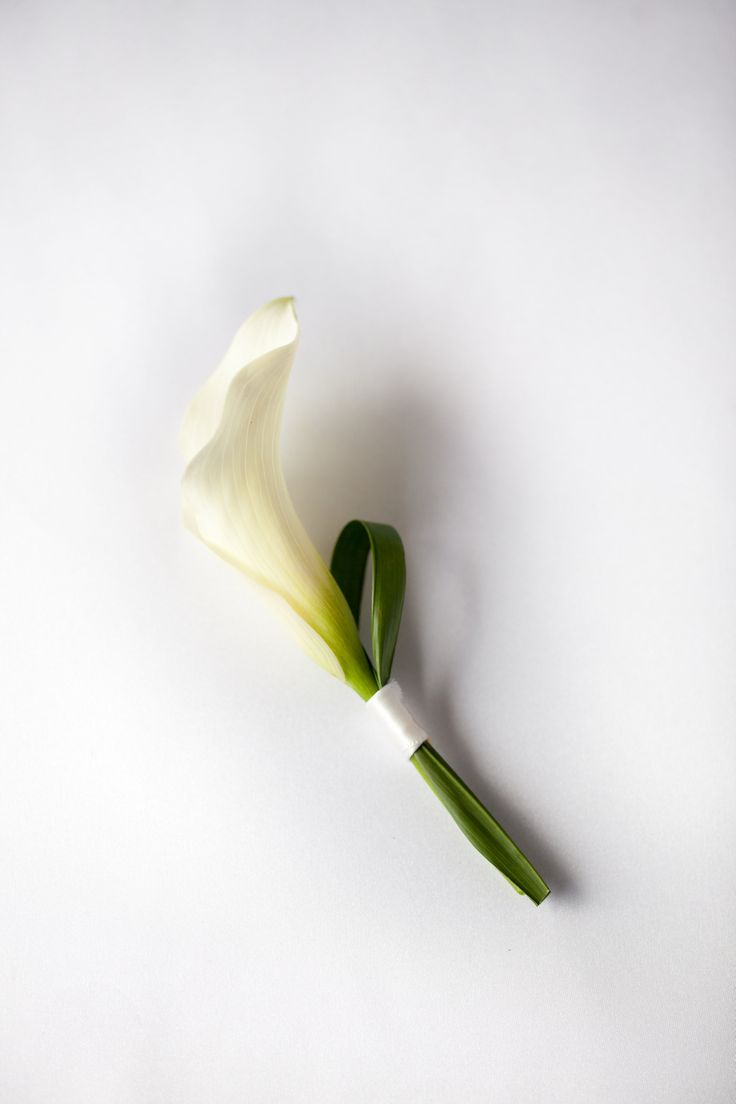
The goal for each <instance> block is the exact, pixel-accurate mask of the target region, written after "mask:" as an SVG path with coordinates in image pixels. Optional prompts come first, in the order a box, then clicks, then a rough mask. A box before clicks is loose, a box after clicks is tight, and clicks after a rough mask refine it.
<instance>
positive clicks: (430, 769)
mask: <svg viewBox="0 0 736 1104" xmlns="http://www.w3.org/2000/svg"><path fill="white" fill-rule="evenodd" d="M411 762H412V763H413V764H414V766H415V767H416V769H417V770H418V771H419V773H420V774H421V776H422V778H423V779H424V781H425V782H426V783H427V785H428V786H429V787H430V789H431V790H432V791H433V792H434V793H435V794H436V795H437V797H438V798H439V799H440V801H441V802H442V804H443V805H444V806H445V808H446V809H447V811H448V812H449V814H450V816H451V817H452V818H453V820H454V821H455V823H456V824H457V826H458V827H459V829H460V831H461V832H463V833H464V834H465V835H466V836H467V838H468V839H469V840H470V842H471V843H472V844H473V846H474V847H475V848H477V850H478V851H480V853H481V855H483V856H484V857H485V858H486V859H488V861H489V862H490V863H493V865H494V866H495V867H496V869H497V870H499V871H500V872H501V873H502V874H503V876H504V877H505V878H506V880H507V881H509V882H510V883H511V885H512V886H513V887H514V889H515V890H516V892H517V893H522V894H526V896H527V897H530V898H531V900H532V901H533V902H534V904H535V905H540V904H541V903H542V901H543V900H544V899H545V897H547V896H548V894H549V886H548V885H547V883H546V882H545V881H544V879H543V878H542V877H540V875H539V874H538V873H537V871H536V870H535V869H534V867H533V866H532V864H531V863H530V862H529V860H528V859H527V857H526V855H524V853H523V852H522V851H521V850H520V849H519V848H518V847H517V846H516V844H515V843H514V841H513V840H512V839H511V837H510V836H509V835H508V834H507V833H506V832H505V831H504V830H503V828H502V827H501V825H500V824H499V823H498V821H497V820H496V819H495V818H494V817H492V816H491V814H490V813H489V812H488V810H487V809H486V808H485V806H484V805H482V804H481V802H480V801H479V800H478V798H477V797H476V796H475V794H474V793H473V792H472V791H471V790H470V789H469V788H468V787H467V786H466V785H465V783H464V782H463V780H462V779H461V778H459V777H458V776H457V775H456V774H455V772H454V770H453V769H452V767H451V766H450V765H449V764H448V763H446V762H445V760H444V759H443V758H442V756H441V755H439V754H438V752H436V751H435V749H434V748H433V747H432V745H431V744H430V743H429V741H425V743H423V744H422V745H421V747H419V748H418V749H417V750H416V751H415V752H414V754H413V755H412V757H411Z"/></svg>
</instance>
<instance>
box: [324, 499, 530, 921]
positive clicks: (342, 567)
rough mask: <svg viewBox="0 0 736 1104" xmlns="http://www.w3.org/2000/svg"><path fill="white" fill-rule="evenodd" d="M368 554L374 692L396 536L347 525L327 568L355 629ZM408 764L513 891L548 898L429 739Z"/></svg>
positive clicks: (391, 613) (397, 608)
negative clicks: (352, 618) (370, 580)
mask: <svg viewBox="0 0 736 1104" xmlns="http://www.w3.org/2000/svg"><path fill="white" fill-rule="evenodd" d="M369 554H370V555H371V558H372V575H371V579H372V586H371V646H372V651H373V664H372V669H373V671H374V674H375V678H376V683H377V686H378V687H379V688H380V687H382V686H385V685H386V683H387V682H388V681H389V679H390V677H391V665H392V663H393V658H394V651H395V649H396V640H397V637H398V634H399V625H400V623H401V613H402V609H403V606H404V591H405V589H406V562H405V558H404V546H403V544H402V542H401V537H400V536H399V534H398V533H397V532H396V530H395V529H394V528H393V526H391V525H382V524H380V523H379V522H373V521H358V520H355V521H351V522H348V524H347V525H346V526H345V528H344V529H343V530H342V532H341V533H340V536H339V537H338V539H337V543H336V545H335V549H334V552H333V553H332V562H331V565H330V570H331V571H332V574H333V576H334V578H335V580H336V581H337V584H338V586H339V587H340V589H341V591H342V592H343V594H344V595H345V598H346V600H347V603H348V605H349V607H350V610H351V612H352V614H353V617H354V618H355V624H356V625H358V624H359V621H360V604H361V599H362V595H363V586H364V583H365V573H366V567H367V563H368V556H369ZM369 662H370V660H369ZM411 761H412V763H413V764H414V766H415V767H416V769H417V770H418V772H419V774H420V775H421V776H422V778H423V779H424V780H425V782H426V783H427V785H428V786H429V787H430V789H431V790H432V792H433V793H434V794H436V796H437V797H438V798H439V799H440V801H441V802H442V804H443V805H444V806H445V808H446V809H447V810H448V812H449V813H450V815H451V817H452V818H453V820H454V821H455V823H456V824H457V825H458V827H459V828H460V830H461V832H463V833H464V834H465V836H467V838H468V839H469V840H470V842H471V843H472V844H473V846H474V847H475V848H477V850H478V851H480V853H481V855H483V856H484V857H485V858H486V859H488V861H489V862H490V863H493V865H494V866H495V867H496V868H497V869H498V870H500V872H501V873H502V874H503V875H504V877H505V878H506V879H507V881H509V882H510V883H511V885H512V886H513V887H514V889H515V890H516V891H517V893H521V894H526V896H527V897H530V898H531V900H532V901H534V903H535V904H536V905H539V904H541V902H542V901H543V900H544V899H545V897H547V895H548V894H549V887H548V886H547V884H546V882H545V881H544V880H543V879H542V878H541V877H540V875H539V874H538V873H537V871H536V870H535V869H534V867H533V866H532V864H531V863H530V862H529V860H528V859H527V858H526V856H525V855H524V854H523V852H522V851H520V850H519V848H518V847H517V846H516V844H515V843H514V842H513V840H512V839H511V838H510V837H509V836H508V834H507V833H506V832H505V831H504V830H503V828H502V827H501V825H500V824H499V823H498V821H497V820H495V819H494V817H492V816H491V814H490V813H489V812H488V810H487V809H486V808H485V806H484V805H482V804H481V802H480V801H479V800H478V798H477V797H476V796H475V794H474V793H472V791H471V790H470V789H468V787H467V786H466V785H465V783H464V782H463V781H462V779H461V778H459V777H458V776H457V775H456V774H455V772H454V771H453V769H452V768H451V767H450V766H449V764H448V763H446V762H445V760H444V759H443V758H442V756H441V755H439V754H438V753H437V752H436V751H435V750H434V748H433V747H432V745H431V744H430V743H429V741H425V743H423V744H422V745H421V747H419V748H418V749H417V751H415V752H414V754H413V756H412V758H411Z"/></svg>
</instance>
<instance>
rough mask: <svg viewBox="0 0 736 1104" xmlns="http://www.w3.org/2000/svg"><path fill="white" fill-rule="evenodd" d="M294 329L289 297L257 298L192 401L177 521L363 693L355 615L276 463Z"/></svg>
mask: <svg viewBox="0 0 736 1104" xmlns="http://www.w3.org/2000/svg"><path fill="white" fill-rule="evenodd" d="M298 337H299V324H298V322H297V318H296V314H295V313H294V307H293V302H292V300H291V299H275V300H273V301H272V302H271V303H268V304H266V306H265V307H262V308H261V309H260V310H259V311H256V313H255V314H254V315H252V316H251V317H250V318H249V319H248V321H247V322H246V323H245V324H244V325H243V326H242V327H241V329H240V330H239V331H238V333H237V335H236V337H235V339H234V340H233V342H232V344H231V346H230V348H229V349H228V352H227V353H226V355H225V358H224V360H223V361H222V363H221V364H220V366H219V367H218V368H217V370H216V371H215V372H214V374H213V375H212V377H211V378H210V379H209V381H208V382H207V383H206V384H205V386H204V387H203V388H202V390H201V391H200V392H199V394H198V395H197V396H196V397H195V399H194V400H193V402H192V403H191V405H190V407H189V409H188V411H187V413H186V416H185V419H184V424H183V426H182V431H181V438H180V439H181V444H182V448H183V451H184V455H185V458H186V459H187V462H188V463H187V468H186V471H185V473H184V477H183V480H182V504H183V515H184V522H185V524H186V525H187V526H188V528H190V529H191V530H192V532H194V533H195V534H196V535H197V536H198V537H200V539H201V540H203V541H204V543H205V544H207V545H208V546H209V547H210V548H211V549H213V551H215V552H217V554H218V555H219V556H221V557H222V558H223V559H224V560H227V561H228V562H229V563H231V564H233V565H234V566H235V567H237V568H238V569H239V570H240V571H242V572H243V573H244V574H246V575H248V576H250V578H252V579H254V580H255V581H256V582H257V583H260V584H261V585H262V586H263V587H264V588H266V590H267V592H268V593H269V594H270V595H272V596H273V597H274V598H275V600H276V602H277V604H278V606H279V608H280V609H281V611H282V612H283V613H285V614H287V616H288V619H289V622H290V626H291V628H292V631H293V632H295V633H296V635H297V638H298V640H299V642H300V644H301V645H302V647H303V648H304V649H305V650H306V651H307V653H308V654H309V655H310V656H311V657H312V658H313V659H314V660H315V661H316V662H317V663H319V664H320V665H321V666H322V667H324V668H326V670H328V671H329V672H330V673H331V674H333V675H336V676H337V677H339V678H342V679H344V680H345V681H346V682H347V683H348V684H349V685H350V686H352V687H353V689H354V690H356V691H357V692H358V693H359V694H360V695H361V696H362V697H363V698H366V699H367V698H369V697H371V695H372V694H373V693H375V691H376V681H375V676H374V675H373V671H372V669H371V667H370V664H369V662H368V659H367V657H366V655H365V652H364V650H363V647H362V645H361V643H360V639H359V636H358V630H357V627H356V624H355V621H354V619H353V616H352V614H351V612H350V609H349V607H348V604H347V602H346V600H345V598H344V596H343V594H342V592H341V590H340V588H339V587H338V585H337V583H336V582H335V580H334V579H333V577H332V575H331V574H330V572H329V570H328V568H327V565H326V564H325V562H324V560H323V559H322V557H321V556H320V554H319V552H318V551H317V549H316V548H315V546H314V545H313V543H312V541H311V540H310V539H309V536H308V535H307V533H306V530H305V529H304V527H303V525H302V523H301V522H300V520H299V518H298V516H297V514H296V511H295V509H294V507H293V505H292V502H291V498H290V496H289V493H288V490H287V488H286V483H285V481H284V476H283V472H282V469H281V460H280V452H279V439H280V431H281V420H282V412H283V405H284V398H285V395H286V387H287V384H288V380H289V374H290V371H291V366H292V363H293V360H294V354H295V352H296V345H297V341H298Z"/></svg>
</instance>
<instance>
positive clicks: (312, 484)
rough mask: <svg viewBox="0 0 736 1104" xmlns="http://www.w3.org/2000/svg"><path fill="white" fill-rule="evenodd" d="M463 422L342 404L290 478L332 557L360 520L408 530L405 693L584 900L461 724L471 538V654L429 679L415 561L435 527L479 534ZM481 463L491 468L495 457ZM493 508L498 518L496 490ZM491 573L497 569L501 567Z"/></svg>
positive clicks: (563, 886) (293, 436)
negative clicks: (466, 483) (467, 482)
mask: <svg viewBox="0 0 736 1104" xmlns="http://www.w3.org/2000/svg"><path fill="white" fill-rule="evenodd" d="M461 424H462V417H461V415H460V414H459V415H458V418H457V419H455V418H452V417H448V416H447V411H446V410H442V411H440V410H438V409H436V408H435V407H433V406H432V404H431V402H430V401H429V399H428V397H427V396H426V395H422V396H418V395H416V394H408V393H406V394H403V395H396V394H393V395H392V396H391V398H390V399H387V400H386V401H385V402H382V403H376V404H373V405H371V404H367V405H365V404H364V405H354V406H352V407H348V408H345V407H344V406H342V405H341V409H340V418H339V421H338V420H337V419H335V417H334V415H331V414H330V412H329V411H325V413H324V415H319V416H316V417H314V418H313V419H311V420H308V419H304V420H302V419H300V420H299V424H298V425H292V428H291V430H290V437H289V444H290V446H291V447H290V448H289V451H288V452H287V455H286V457H285V466H286V474H287V480H288V483H289V488H290V491H291V494H292V497H293V499H294V503H295V506H296V508H297V512H298V513H299V515H300V516H301V517H302V518H304V520H305V522H306V524H307V527H308V529H309V532H310V535H311V536H312V537H313V539H314V540H315V543H316V544H317V546H318V547H319V549H320V551H321V552H322V554H323V555H324V556H325V558H326V559H328V560H329V555H330V552H331V550H332V546H333V544H334V542H335V539H336V537H337V535H338V533H339V531H340V529H341V528H342V526H343V525H344V524H345V523H346V522H347V521H349V520H350V519H351V518H353V517H364V518H367V519H370V520H375V521H384V522H388V523H390V524H392V525H395V526H396V528H397V529H398V531H399V532H400V533H401V536H402V539H403V541H404V544H405V546H406V550H407V559H408V566H409V573H408V585H407V595H406V604H405V607H404V615H403V619H402V625H401V634H400V637H399V645H398V650H397V664H396V674H397V677H399V679H400V681H401V683H402V685H403V687H404V689H405V691H406V695H407V698H408V699H409V701H410V702H411V704H412V708H414V706H415V705H416V707H417V708H416V710H415V711H416V713H417V717H418V719H419V720H421V721H422V722H427V727H428V728H429V730H430V731H431V732H432V733H435V732H436V733H437V737H438V739H437V744H438V750H439V751H440V752H441V754H442V755H443V756H444V757H445V758H446V759H447V760H448V762H449V763H450V764H451V766H452V767H453V768H454V769H455V770H456V771H457V773H458V774H459V775H460V776H461V777H462V778H463V779H464V780H465V781H466V782H467V784H468V785H469V786H470V788H471V789H472V790H473V791H474V792H475V793H476V794H477V795H478V797H479V798H480V800H481V801H483V803H484V804H486V805H487V807H488V808H489V810H490V811H491V812H492V814H493V816H494V817H496V819H497V820H498V821H499V822H500V823H501V824H502V825H503V826H504V828H505V829H506V831H508V833H509V834H510V835H511V837H512V838H513V839H514V840H515V841H516V842H517V843H518V845H519V846H520V847H521V848H522V850H523V851H524V852H525V854H526V855H527V856H528V857H529V859H530V860H531V861H532V862H533V863H534V865H535V866H536V867H537V868H538V869H539V871H540V873H541V874H542V876H543V877H544V879H545V881H547V883H548V884H549V886H550V889H551V892H552V894H553V895H554V897H555V898H556V899H559V898H560V897H565V898H567V899H570V898H573V897H574V898H579V896H580V890H579V887H577V886H576V885H575V883H574V881H573V879H572V878H571V876H570V874H569V872H568V871H567V869H566V868H565V865H564V863H563V862H562V860H561V859H560V857H559V855H558V854H557V853H556V851H555V849H554V847H553V846H552V845H551V844H550V842H549V840H548V839H547V838H546V837H545V836H544V835H542V833H541V830H540V828H539V827H538V825H537V824H536V823H535V822H534V821H533V818H532V817H531V816H530V815H529V814H526V813H525V812H524V810H523V804H524V798H523V795H520V794H515V795H513V797H511V796H509V795H507V794H506V793H504V792H503V791H502V790H501V788H500V787H498V786H494V785H493V784H492V783H490V782H489V781H488V779H487V778H486V777H485V776H484V773H483V771H482V770H481V768H479V766H478V763H477V760H476V757H475V756H474V755H473V752H472V735H471V734H469V733H468V732H467V727H465V730H464V731H463V730H462V728H461V725H460V724H459V723H458V719H457V711H456V708H455V704H454V703H455V701H456V700H457V695H456V692H455V688H456V686H457V672H458V668H459V666H460V664H462V662H463V656H464V654H467V653H468V650H472V648H473V644H474V637H475V636H476V633H477V627H478V624H479V622H478V611H477V605H476V598H475V596H476V595H477V594H478V593H479V588H478V580H477V579H476V578H475V577H474V570H475V569H474V567H473V565H472V563H471V562H469V559H468V557H467V555H466V554H465V553H464V550H463V545H462V541H458V543H457V546H456V547H455V548H453V550H452V556H453V574H454V575H455V576H456V584H457V587H458V588H459V601H458V603H457V608H456V609H455V610H454V611H453V615H454V616H461V617H462V619H463V620H462V624H461V626H460V630H461V635H462V640H463V649H462V652H459V651H458V650H457V649H450V650H449V654H448V656H447V658H446V665H445V668H444V671H443V674H442V677H441V678H438V677H437V676H436V674H435V673H433V674H432V677H431V678H430V677H428V676H427V673H426V670H425V663H424V656H423V649H422V642H421V639H420V636H419V624H420V618H419V616H418V611H419V610H420V609H424V608H425V604H431V601H432V595H428V594H421V593H419V592H418V586H417V584H416V580H414V581H413V579H412V572H411V564H412V561H416V560H417V559H418V558H419V557H421V556H422V555H431V554H433V544H434V542H433V532H434V527H435V525H438V524H442V527H443V531H444V529H445V526H446V525H447V524H448V522H449V523H450V526H451V527H453V526H454V527H455V529H454V531H456V532H469V531H472V524H471V523H472V519H469V518H465V519H462V517H460V516H458V513H457V510H458V505H457V501H458V497H459V496H458V495H457V480H458V479H460V478H462V471H463V470H473V469H472V467H470V468H467V467H466V465H472V464H473V463H474V460H473V457H472V455H470V454H469V453H468V448H467V443H466V442H465V441H464V440H458V439H457V434H456V433H454V432H453V428H452V427H453V425H455V426H457V425H461ZM315 441H317V442H319V448H315V447H314V442H315ZM488 448H489V449H490V448H491V445H490V444H489V446H488ZM291 456H293V457H295V459H294V461H293V462H290V457H291ZM296 457H298V459H296ZM483 464H484V467H487V466H488V455H487V454H486V455H485V456H484V457H483ZM491 464H492V456H491ZM451 473H453V474H451ZM506 489H507V490H508V488H506ZM483 509H484V511H486V512H488V511H490V513H491V514H492V513H493V494H492V491H491V495H490V497H489V499H487V500H486V501H484V504H483ZM486 570H490V571H492V570H493V563H492V560H491V562H490V563H489V564H488V567H487V569H486ZM458 611H459V613H458ZM424 621H425V624H426V618H425V619H424ZM440 628H441V626H438V629H437V631H439V630H440ZM455 631H456V632H457V631H458V626H457V623H456V624H455ZM483 736H484V737H485V738H487V736H488V734H487V733H484V734H483Z"/></svg>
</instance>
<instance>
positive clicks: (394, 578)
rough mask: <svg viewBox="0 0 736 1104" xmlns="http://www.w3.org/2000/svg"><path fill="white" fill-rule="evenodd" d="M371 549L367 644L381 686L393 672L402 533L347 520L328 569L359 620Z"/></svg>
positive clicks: (401, 594) (400, 595)
mask: <svg viewBox="0 0 736 1104" xmlns="http://www.w3.org/2000/svg"><path fill="white" fill-rule="evenodd" d="M369 553H370V554H371V558H372V562H373V575H372V590H371V644H372V647H373V666H374V668H375V671H376V676H377V678H378V685H379V687H381V686H385V685H386V683H387V682H388V681H389V679H390V677H391V665H392V663H393V659H394V651H395V650H396V640H397V637H398V635H399V625H400V624H401V611H402V609H403V607H404V591H405V590H406V561H405V558H404V545H403V544H402V542H401V537H400V536H399V534H398V533H397V532H396V530H395V529H394V527H393V526H392V525H382V524H381V523H380V522H377V521H359V520H355V521H350V522H348V524H347V525H346V526H345V528H344V529H343V531H342V532H341V533H340V536H339V537H338V538H337V543H336V544H335V550H334V552H333V553H332V562H331V564H330V571H331V572H332V574H333V576H334V578H335V580H336V581H337V584H338V586H339V587H340V590H341V591H342V592H343V594H344V595H345V598H346V599H347V603H348V605H349V606H350V610H351V612H352V615H353V617H354V618H355V624H356V625H358V624H359V623H360V601H361V597H362V594H363V582H364V580H365V570H366V565H367V562H368V555H369Z"/></svg>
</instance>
